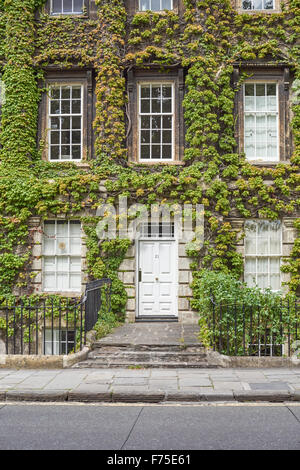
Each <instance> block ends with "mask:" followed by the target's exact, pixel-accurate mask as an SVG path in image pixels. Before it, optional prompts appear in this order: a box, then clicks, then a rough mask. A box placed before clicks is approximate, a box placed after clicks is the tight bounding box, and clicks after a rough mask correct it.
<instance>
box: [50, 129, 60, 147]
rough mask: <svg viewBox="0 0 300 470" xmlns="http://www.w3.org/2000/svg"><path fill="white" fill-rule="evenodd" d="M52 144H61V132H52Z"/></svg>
mask: <svg viewBox="0 0 300 470" xmlns="http://www.w3.org/2000/svg"><path fill="white" fill-rule="evenodd" d="M50 144H52V145H53V144H59V132H51V134H50Z"/></svg>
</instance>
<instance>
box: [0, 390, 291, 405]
mask: <svg viewBox="0 0 300 470" xmlns="http://www.w3.org/2000/svg"><path fill="white" fill-rule="evenodd" d="M16 401H18V402H21V401H26V402H67V401H68V402H82V403H166V402H177V403H180V402H190V403H209V402H243V403H247V402H248V403H249V402H269V403H282V402H300V391H296V392H287V391H286V390H276V392H274V391H270V390H260V391H256V390H254V391H250V390H249V391H248V390H243V391H227V390H224V391H223V392H222V391H216V392H207V393H200V392H199V393H197V392H196V391H195V392H193V391H190V392H184V391H180V390H179V391H177V392H174V391H157V392H156V391H143V392H142V391H141V392H137V391H132V392H128V390H126V391H125V390H124V391H122V390H118V391H116V392H109V391H107V392H103V391H102V392H95V391H92V392H89V391H76V390H74V391H66V390H49V391H45V390H10V391H6V392H2V391H1V392H0V402H2V403H3V402H4V403H5V402H16Z"/></svg>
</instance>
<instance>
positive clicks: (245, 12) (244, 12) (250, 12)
mask: <svg viewBox="0 0 300 470" xmlns="http://www.w3.org/2000/svg"><path fill="white" fill-rule="evenodd" d="M238 13H239V14H240V15H274V14H275V15H278V14H280V13H282V11H281V10H278V9H277V10H241V9H239V10H238Z"/></svg>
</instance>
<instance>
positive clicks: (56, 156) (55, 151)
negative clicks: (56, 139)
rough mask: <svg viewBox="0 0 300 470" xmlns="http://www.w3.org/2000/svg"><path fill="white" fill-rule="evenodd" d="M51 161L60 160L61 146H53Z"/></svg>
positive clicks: (51, 148)
mask: <svg viewBox="0 0 300 470" xmlns="http://www.w3.org/2000/svg"><path fill="white" fill-rule="evenodd" d="M50 160H59V146H58V145H51V147H50Z"/></svg>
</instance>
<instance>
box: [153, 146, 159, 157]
mask: <svg viewBox="0 0 300 470" xmlns="http://www.w3.org/2000/svg"><path fill="white" fill-rule="evenodd" d="M160 150H161V149H160V145H152V158H160V157H161V152H160Z"/></svg>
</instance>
